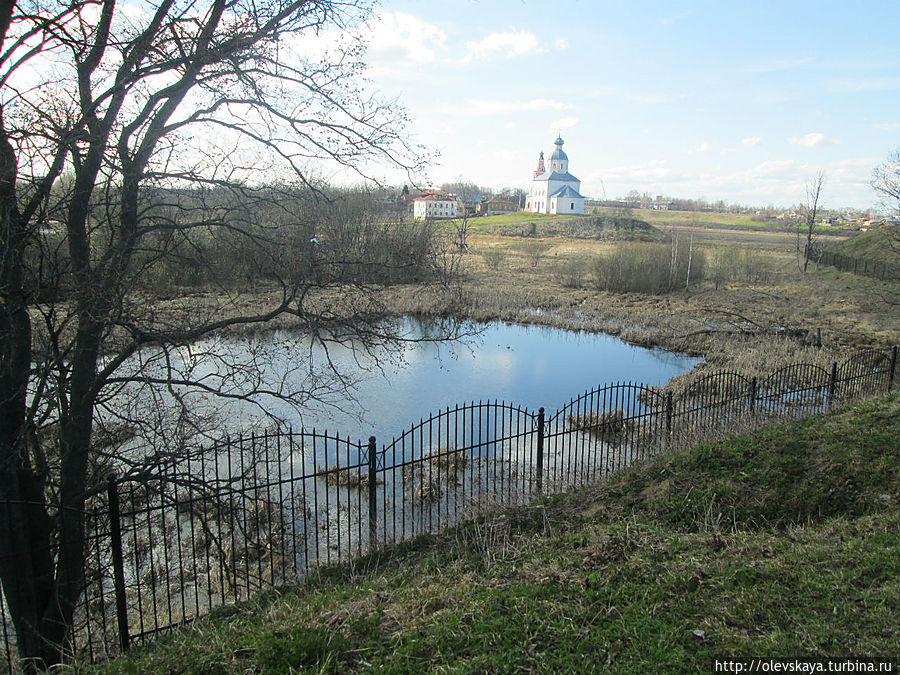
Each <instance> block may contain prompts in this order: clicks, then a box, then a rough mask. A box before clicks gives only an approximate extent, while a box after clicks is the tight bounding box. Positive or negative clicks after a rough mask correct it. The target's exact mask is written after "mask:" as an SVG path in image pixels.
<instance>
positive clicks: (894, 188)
mask: <svg viewBox="0 0 900 675" xmlns="http://www.w3.org/2000/svg"><path fill="white" fill-rule="evenodd" d="M872 187H873V188H875V191H876V192H878V194H879V195H880V196H881V198H882V200H883V203H884V206H885V208H886V209H887V210H888V212H889V213H891V214H892V215H893V216H894V217H895V218H897V217H900V148H898V149H896V150H894V151H893V152H892V153H891V154H890V155H889V156H888V158H887V159H886V160H885V161H884V162H883V163H882V164H881V166H879V167H877V168H876V169H875V171H874V172H873V176H872Z"/></svg>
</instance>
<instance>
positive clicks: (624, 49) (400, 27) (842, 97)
mask: <svg viewBox="0 0 900 675" xmlns="http://www.w3.org/2000/svg"><path fill="white" fill-rule="evenodd" d="M898 26H900V2H896V1H895V0H878V1H872V0H856V1H855V2H846V1H845V0H844V1H842V2H833V1H831V0H820V1H816V2H813V1H794V0H782V1H781V2H769V1H768V0H758V1H755V2H747V3H745V2H727V1H726V2H723V1H722V0H715V1H711V2H699V1H698V2H693V1H686V2H679V3H673V2H662V1H659V2H652V1H645V0H633V1H632V2H628V3H624V2H620V1H616V2H611V1H607V0H599V1H597V0H594V1H587V0H585V1H581V2H579V1H578V0H557V1H555V2H546V1H544V2H538V1H536V0H491V1H487V0H441V2H416V1H413V0H382V2H381V4H380V6H379V7H378V9H377V16H376V18H375V19H374V20H372V21H370V22H369V24H368V25H367V26H366V27H365V32H364V35H365V36H366V39H367V42H368V52H367V57H366V60H367V62H368V64H369V67H368V71H367V76H368V78H369V79H370V80H371V86H372V87H374V88H375V89H377V90H378V91H380V92H382V93H383V94H384V95H386V96H388V97H390V98H396V99H397V100H398V102H399V104H400V105H402V106H403V107H404V108H405V109H406V111H407V112H408V113H409V115H410V116H411V118H412V121H411V123H410V126H409V129H408V131H409V134H410V135H411V136H412V138H413V139H414V140H415V141H416V142H418V143H422V144H424V145H426V146H428V147H430V148H434V149H436V150H438V151H439V152H440V158H439V160H438V162H437V163H436V164H435V165H434V166H433V168H432V169H431V170H430V172H429V175H428V178H427V180H428V182H429V183H430V184H432V185H439V184H440V183H442V182H449V181H456V180H460V179H462V180H465V181H467V182H474V183H477V184H479V185H484V186H489V187H493V188H502V187H521V188H525V189H527V188H528V186H529V184H530V179H531V172H532V171H533V170H534V168H535V166H536V164H537V158H538V153H539V152H540V151H541V150H543V151H544V152H545V153H547V154H548V155H549V153H550V152H551V151H552V150H553V147H554V146H553V142H554V140H555V139H556V137H557V134H561V135H562V138H563V139H564V141H565V145H564V150H565V151H566V153H567V154H568V156H569V169H570V171H571V173H573V174H574V175H575V176H576V177H578V178H579V179H580V180H581V181H582V185H581V187H582V189H581V192H582V194H584V195H585V196H587V197H592V198H599V199H602V198H608V199H613V198H616V197H620V196H624V195H626V194H627V193H628V192H629V191H630V190H637V191H639V192H641V193H645V192H646V193H650V194H651V195H654V196H655V195H665V196H669V197H680V198H704V199H707V200H710V201H716V200H720V199H721V200H725V201H727V202H730V203H738V204H745V205H755V206H766V205H768V204H774V205H776V206H790V205H792V204H797V203H800V202H801V201H803V200H804V199H805V186H806V184H807V183H808V182H809V181H810V180H811V179H812V178H813V177H814V176H815V175H816V174H817V173H818V172H819V171H824V172H825V175H826V178H825V187H824V190H823V193H822V202H823V203H824V206H825V207H827V208H844V207H854V208H861V209H865V208H869V207H874V206H877V195H876V194H875V192H874V191H873V190H872V188H871V187H870V185H869V181H870V180H871V177H872V171H873V169H874V168H875V167H876V166H877V165H879V164H881V163H882V162H884V161H885V160H886V159H887V157H888V155H889V153H890V152H891V151H892V150H896V149H897V148H900V40H898V39H897V28H898Z"/></svg>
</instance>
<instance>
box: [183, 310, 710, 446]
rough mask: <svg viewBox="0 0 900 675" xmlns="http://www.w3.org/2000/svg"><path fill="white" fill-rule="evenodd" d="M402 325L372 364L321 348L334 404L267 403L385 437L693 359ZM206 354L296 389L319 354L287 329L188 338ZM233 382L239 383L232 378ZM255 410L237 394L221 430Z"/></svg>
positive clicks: (555, 398) (247, 419)
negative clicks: (436, 335) (344, 382)
mask: <svg viewBox="0 0 900 675" xmlns="http://www.w3.org/2000/svg"><path fill="white" fill-rule="evenodd" d="M401 326H402V328H403V330H404V332H405V335H406V337H407V338H408V339H409V340H410V342H408V343H406V344H405V345H404V346H403V348H402V350H401V351H400V353H395V354H393V358H391V359H389V360H388V362H386V363H381V364H380V366H378V365H377V362H376V359H375V358H374V357H373V356H370V355H368V354H366V353H364V352H360V351H358V350H354V349H352V348H350V347H347V346H341V345H332V346H330V347H329V350H328V357H330V359H331V361H332V363H334V364H335V365H336V366H337V369H338V371H339V372H341V373H343V374H346V375H348V377H350V378H351V379H352V380H353V388H352V399H348V398H346V397H343V396H342V395H341V393H340V387H339V384H340V383H339V382H336V381H335V380H334V378H333V377H332V378H330V379H329V378H323V379H319V380H318V381H317V386H318V387H319V395H320V396H321V397H323V398H326V399H329V398H330V400H331V401H332V403H333V404H334V405H323V404H321V403H320V402H317V401H310V402H309V403H308V404H305V405H304V406H303V407H302V410H301V412H300V413H299V414H298V411H296V410H293V409H292V408H291V406H289V405H287V404H285V403H283V402H280V401H277V400H268V401H266V402H265V404H264V405H265V411H266V412H267V413H270V414H273V415H275V416H278V417H280V418H282V419H284V420H285V421H286V422H287V423H288V424H290V425H291V426H293V427H294V428H295V429H297V428H300V427H301V426H303V427H306V428H307V429H310V428H313V427H315V428H316V429H317V430H319V431H321V430H324V429H327V430H328V431H329V432H331V433H338V434H340V435H341V436H342V437H347V436H349V437H351V438H353V439H359V440H364V439H367V438H368V437H369V436H371V435H374V436H376V437H377V438H378V439H379V441H386V440H388V439H390V438H392V437H394V436H396V435H398V434H400V433H401V432H402V431H403V430H404V429H408V428H409V427H410V425H411V424H413V423H415V422H418V421H419V420H420V419H421V418H423V417H427V416H428V415H429V414H431V413H434V412H438V411H439V410H442V409H444V408H446V407H448V406H449V407H451V408H452V407H453V406H454V405H455V404H462V403H466V402H470V401H494V400H505V401H507V402H513V403H516V404H520V405H524V406H527V407H528V408H530V409H532V410H537V408H539V407H540V406H544V407H545V408H546V409H547V410H548V412H549V411H552V410H555V409H556V408H557V407H559V406H561V405H563V404H565V403H566V402H567V401H569V400H570V399H572V398H574V397H577V396H579V395H580V394H581V393H583V392H584V391H586V390H588V389H592V388H594V387H596V386H598V385H603V384H607V383H615V382H625V381H629V382H635V383H642V384H647V385H661V384H663V383H665V382H666V381H668V380H669V379H670V378H672V377H673V376H675V375H678V374H680V373H683V372H685V371H687V370H690V369H691V368H693V367H694V366H695V365H696V364H697V363H699V362H700V359H698V358H694V357H691V356H687V355H684V354H675V353H672V352H667V351H665V350H662V349H646V348H642V347H635V346H633V345H629V344H627V343H625V342H623V341H621V340H619V339H617V338H614V337H610V336H607V335H602V334H595V333H584V332H571V331H565V330H560V329H555V328H546V327H540V326H522V325H515V324H507V323H500V322H495V323H490V324H470V326H469V327H470V329H473V331H472V332H474V333H475V335H474V336H472V337H469V338H466V339H464V340H463V341H462V342H454V343H449V344H448V343H439V342H430V341H424V342H421V341H416V340H417V339H420V338H427V337H428V336H429V335H430V334H432V332H433V325H429V324H428V323H422V322H420V321H417V320H415V319H411V318H406V319H403V320H402V321H401ZM209 352H212V353H228V354H229V358H228V359H223V360H222V363H225V362H226V361H227V362H239V361H241V360H244V358H245V353H246V356H247V357H249V360H252V361H254V362H255V364H256V365H258V366H261V367H262V369H263V371H264V372H263V381H265V382H269V383H271V386H274V384H275V383H280V384H282V385H283V384H284V383H285V382H287V384H288V388H290V387H291V386H295V387H297V388H298V391H299V390H300V389H301V388H305V387H307V385H308V382H309V380H310V372H311V371H310V367H311V366H315V365H316V364H317V363H319V364H321V362H323V361H324V360H325V353H324V352H323V350H322V348H321V347H319V346H318V345H314V344H311V343H310V341H309V340H308V339H306V338H304V337H303V336H301V335H298V334H297V333H291V332H288V331H274V332H270V333H265V334H262V335H261V336H257V337H254V338H230V337H219V338H215V339H212V340H209V341H206V342H204V343H198V344H196V345H193V346H192V355H193V354H198V353H205V354H207V356H208V353H209ZM251 353H252V357H250V354H251ZM380 356H381V357H382V358H384V356H385V354H383V353H382V354H381V355H380ZM185 360H186V361H189V360H190V359H189V358H188V357H185ZM193 367H194V368H195V369H196V368H200V367H203V368H206V369H209V368H210V366H209V365H208V364H207V365H206V366H201V365H199V364H198V365H195V366H193ZM220 368H221V367H220ZM250 370H251V369H248V371H250ZM221 372H222V371H221V369H220V371H219V374H216V376H217V377H218V376H221V375H220V374H221ZM230 375H231V376H233V373H232V374H230ZM194 376H195V377H196V376H197V373H196V372H195V373H194ZM293 380H296V382H294V381H293ZM301 381H302V382H301ZM231 384H232V385H233V386H238V383H236V381H235V382H232V383H231ZM260 413H261V409H259V408H256V409H255V408H254V407H252V406H248V405H246V404H245V403H242V402H233V403H229V404H228V409H227V413H226V414H225V415H224V416H223V417H224V421H223V422H222V425H223V426H222V428H224V429H227V430H229V431H238V430H239V429H241V428H247V427H248V426H249V425H250V424H251V423H252V421H253V420H254V419H258V418H259V416H260ZM220 415H221V413H220Z"/></svg>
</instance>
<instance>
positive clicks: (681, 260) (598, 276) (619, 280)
mask: <svg viewBox="0 0 900 675" xmlns="http://www.w3.org/2000/svg"><path fill="white" fill-rule="evenodd" d="M688 265H690V280H688ZM705 266H706V259H705V256H704V255H703V253H702V252H700V251H698V250H697V249H696V248H695V249H694V250H693V252H692V253H691V252H690V251H689V250H688V247H687V246H683V245H682V246H679V242H678V241H677V240H673V241H672V242H671V243H670V244H648V243H627V244H622V245H620V246H618V247H617V248H616V249H615V250H614V251H611V252H610V253H607V254H605V255H602V256H599V257H598V258H596V259H595V260H594V265H593V268H594V269H593V272H594V281H595V283H596V286H597V288H598V289H600V290H603V291H615V292H618V293H629V292H632V293H668V292H669V291H672V290H675V289H676V288H683V287H685V286H687V285H689V284H695V283H698V282H700V281H702V280H703V277H704V270H705Z"/></svg>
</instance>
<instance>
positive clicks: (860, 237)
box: [828, 225, 900, 266]
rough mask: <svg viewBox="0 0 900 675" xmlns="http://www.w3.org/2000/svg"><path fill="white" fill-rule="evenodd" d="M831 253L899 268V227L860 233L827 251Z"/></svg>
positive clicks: (888, 226) (881, 228)
mask: <svg viewBox="0 0 900 675" xmlns="http://www.w3.org/2000/svg"><path fill="white" fill-rule="evenodd" d="M828 250H829V251H831V252H832V253H840V254H841V255H846V256H850V257H851V258H859V259H862V260H870V261H875V262H881V263H889V264H894V265H898V266H900V225H884V226H882V227H878V228H875V229H874V230H869V231H868V232H860V233H859V234H857V235H855V236H853V237H851V238H850V239H847V240H846V241H843V242H840V243H839V244H837V245H835V246H832V247H831V248H829V249H828Z"/></svg>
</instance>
